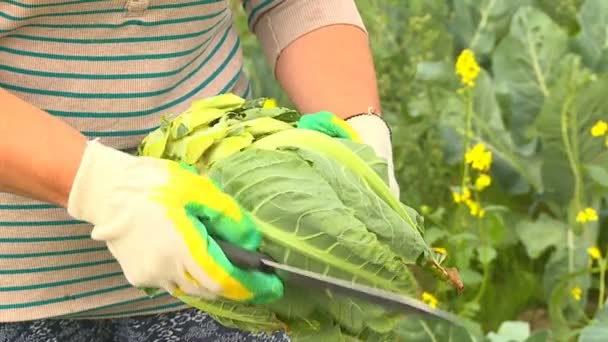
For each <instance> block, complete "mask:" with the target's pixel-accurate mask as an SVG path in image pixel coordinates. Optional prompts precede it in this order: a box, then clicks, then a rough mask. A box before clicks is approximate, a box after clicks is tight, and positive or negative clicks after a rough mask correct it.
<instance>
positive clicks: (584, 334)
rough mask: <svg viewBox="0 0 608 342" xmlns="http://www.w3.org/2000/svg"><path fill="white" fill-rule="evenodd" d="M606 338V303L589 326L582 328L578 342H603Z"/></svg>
mask: <svg viewBox="0 0 608 342" xmlns="http://www.w3.org/2000/svg"><path fill="white" fill-rule="evenodd" d="M606 336H608V301H607V302H606V303H605V304H604V306H603V308H602V310H601V311H599V312H598V314H597V315H596V316H595V317H594V319H593V321H592V323H591V324H589V325H588V326H586V327H585V328H583V330H582V331H581V334H580V336H579V340H578V341H579V342H603V341H605V340H606Z"/></svg>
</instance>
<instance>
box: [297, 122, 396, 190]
mask: <svg viewBox="0 0 608 342" xmlns="http://www.w3.org/2000/svg"><path fill="white" fill-rule="evenodd" d="M296 126H297V128H299V129H310V130H314V131H318V132H321V133H324V134H327V135H329V136H331V137H334V138H344V139H350V140H353V141H356V142H360V143H364V144H366V145H369V146H370V147H372V148H373V149H374V151H375V153H376V154H377V155H378V156H379V157H380V158H384V159H385V160H386V162H387V165H388V181H389V184H388V185H389V187H390V189H391V192H392V193H393V195H395V196H396V197H397V198H400V189H399V184H398V183H397V180H396V179H395V171H394V166H393V149H392V143H391V132H390V128H389V126H388V125H387V124H386V122H385V121H384V120H382V118H380V116H378V115H375V114H371V113H362V114H357V115H354V116H352V117H349V118H347V119H346V120H344V119H341V118H339V117H338V116H336V115H335V114H333V113H331V112H328V111H320V112H317V113H311V114H305V115H303V116H302V117H301V118H300V120H298V122H297V124H296Z"/></svg>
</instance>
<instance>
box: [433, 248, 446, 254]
mask: <svg viewBox="0 0 608 342" xmlns="http://www.w3.org/2000/svg"><path fill="white" fill-rule="evenodd" d="M433 250H434V251H435V252H437V253H439V254H443V255H446V254H448V251H447V249H445V248H443V247H433Z"/></svg>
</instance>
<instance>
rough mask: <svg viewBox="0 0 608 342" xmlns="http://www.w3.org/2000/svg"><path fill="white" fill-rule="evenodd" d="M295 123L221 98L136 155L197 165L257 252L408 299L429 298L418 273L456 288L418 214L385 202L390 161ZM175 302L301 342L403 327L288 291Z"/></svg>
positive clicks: (160, 132) (265, 104) (315, 295)
mask: <svg viewBox="0 0 608 342" xmlns="http://www.w3.org/2000/svg"><path fill="white" fill-rule="evenodd" d="M299 118H300V114H299V113H298V112H297V111H295V110H292V109H289V108H282V107H276V106H274V105H273V101H272V100H269V99H266V98H259V99H254V100H249V101H247V100H245V99H242V98H240V97H238V96H236V95H234V94H223V95H218V96H215V97H212V98H208V99H201V100H197V101H195V102H193V103H192V105H191V107H190V108H189V109H188V110H187V111H185V112H184V113H182V114H181V115H179V116H177V117H175V118H173V119H172V120H169V119H164V120H163V122H162V125H161V127H159V128H158V129H157V130H155V131H154V132H152V133H150V134H149V135H148V136H147V137H146V138H145V139H144V140H143V141H142V143H141V145H140V146H139V149H138V154H139V155H143V156H149V157H156V158H165V159H171V160H175V161H179V162H183V163H186V164H189V165H193V166H195V167H196V168H197V170H198V171H199V173H200V174H204V175H206V176H208V177H210V178H211V179H213V180H214V181H215V182H217V184H218V185H219V186H220V188H222V189H223V190H224V191H226V192H227V193H228V194H230V195H231V196H233V197H234V198H235V199H236V200H237V201H238V202H239V203H240V204H241V205H242V206H243V207H244V208H245V209H246V210H248V211H249V212H250V213H251V214H252V216H253V217H254V219H255V221H256V223H257V225H258V226H259V229H260V231H261V234H262V236H263V244H262V246H261V247H260V251H261V252H263V253H266V254H268V255H269V256H271V257H272V258H274V259H275V260H277V261H279V262H282V263H285V264H288V265H292V266H296V267H301V268H304V269H307V270H311V271H315V272H319V273H323V274H329V275H331V276H334V277H339V278H342V279H346V280H349V281H352V282H353V283H359V284H365V285H369V286H376V287H378V288H382V289H385V290H390V291H394V292H397V293H401V294H405V295H408V296H413V297H419V294H420V293H421V290H422V289H421V286H420V285H419V282H418V281H417V279H416V277H415V276H414V271H413V270H414V269H418V270H427V271H432V272H433V274H438V275H440V276H442V278H443V279H447V280H448V281H451V282H453V283H457V279H454V277H453V275H454V273H453V271H448V270H446V269H444V268H443V267H442V266H441V265H440V263H439V261H438V260H439V259H438V257H437V256H436V255H435V254H434V252H433V251H432V249H431V248H430V247H429V245H428V244H427V243H426V242H425V240H424V238H423V228H422V225H423V220H422V218H421V216H419V215H418V213H417V212H416V211H415V210H413V209H412V208H409V207H407V206H406V205H404V204H402V203H401V202H400V201H399V200H398V199H397V198H396V197H394V196H393V195H392V193H391V192H390V190H389V188H388V186H387V177H386V175H387V173H386V171H387V166H386V165H387V164H386V161H385V160H383V159H380V158H379V157H377V156H376V155H375V153H374V151H373V150H372V149H371V148H370V147H369V146H367V145H364V144H358V143H355V142H352V141H349V140H343V139H337V138H332V137H329V136H326V135H324V134H322V133H318V132H316V131H312V130H304V129H297V128H295V124H296V122H297V121H298V119H299ZM456 278H457V277H456ZM457 287H458V286H457ZM178 298H180V299H181V300H182V301H184V302H185V303H187V304H188V305H190V306H193V307H196V308H198V309H200V310H203V311H205V312H208V313H209V314H210V315H212V316H213V317H214V318H215V319H216V320H218V321H219V322H220V323H222V324H224V325H226V326H229V327H237V328H240V329H245V330H250V331H256V332H261V331H265V332H270V331H273V330H278V329H284V330H286V331H287V332H288V333H289V335H290V336H291V338H292V340H294V341H297V340H300V339H304V338H311V339H314V340H323V341H342V340H345V339H350V340H356V339H360V340H368V339H369V340H374V341H378V340H383V339H392V338H393V337H394V336H396V334H398V331H399V326H400V325H402V324H403V322H404V320H407V317H404V315H403V314H402V313H396V312H391V311H387V310H386V309H384V308H382V307H379V306H376V305H373V304H369V303H366V302H363V301H359V300H354V299H350V298H344V297H341V296H338V295H336V294H334V293H332V291H318V290H312V289H304V290H303V289H301V288H297V287H296V285H294V284H290V283H288V282H286V283H285V296H284V298H282V299H281V300H280V301H278V302H276V303H273V304H270V305H253V304H243V303H236V302H231V301H228V300H216V301H209V300H204V299H200V298H193V297H189V296H179V297H178Z"/></svg>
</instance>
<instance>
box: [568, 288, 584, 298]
mask: <svg viewBox="0 0 608 342" xmlns="http://www.w3.org/2000/svg"><path fill="white" fill-rule="evenodd" d="M582 294H583V290H581V288H580V287H578V286H577V287H573V288H572V289H571V290H570V295H572V298H574V299H575V300H576V301H579V300H581V295H582Z"/></svg>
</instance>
